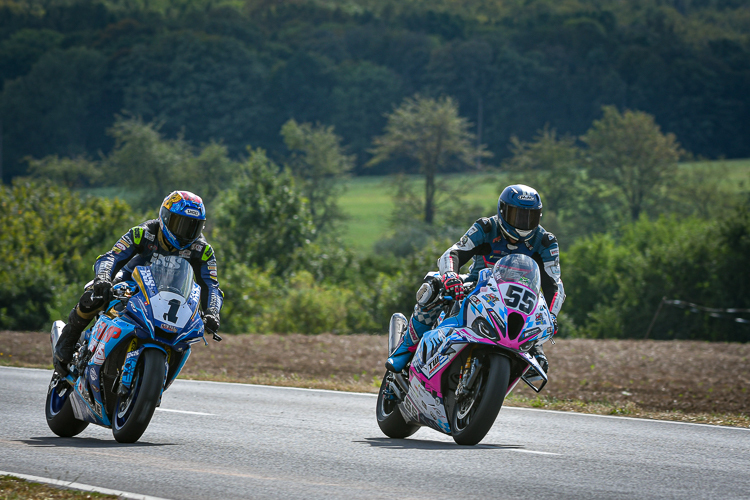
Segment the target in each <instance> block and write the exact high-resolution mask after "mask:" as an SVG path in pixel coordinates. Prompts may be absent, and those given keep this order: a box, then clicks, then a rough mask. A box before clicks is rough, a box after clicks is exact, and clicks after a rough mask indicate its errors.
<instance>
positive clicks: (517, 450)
mask: <svg viewBox="0 0 750 500" xmlns="http://www.w3.org/2000/svg"><path fill="white" fill-rule="evenodd" d="M508 451H516V452H518V453H533V454H535V455H554V456H556V457H559V456H560V453H551V452H549V451H534V450H522V449H520V448H509V449H508Z"/></svg>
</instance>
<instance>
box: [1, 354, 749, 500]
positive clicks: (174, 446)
mask: <svg viewBox="0 0 750 500" xmlns="http://www.w3.org/2000/svg"><path fill="white" fill-rule="evenodd" d="M50 376H51V372H50V371H48V370H33V369H23V368H4V367H0V470H2V471H8V472H14V473H20V474H31V475H35V476H42V477H48V478H53V479H62V480H66V481H75V482H77V483H83V484H88V485H94V486H99V487H106V488H110V489H115V490H118V491H126V492H132V493H138V494H144V495H152V496H156V497H162V498H169V499H217V500H218V499H232V498H257V499H277V498H304V499H317V498H320V499H326V500H328V499H332V498H341V499H352V498H363V499H373V498H383V499H388V500H393V499H396V498H398V499H401V498H420V499H429V500H436V499H440V498H448V499H460V498H519V499H520V498H524V499H528V498H531V499H547V498H549V499H555V500H560V499H568V498H570V499H583V498H596V499H602V498H717V499H718V498H721V499H722V500H726V499H731V498H745V499H747V498H750V429H738V428H729V427H718V426H708V425H692V424H681V423H674V422H660V421H653V420H640V419H629V418H620V417H599V416H593V415H581V414H575V413H563V412H551V411H542V410H530V409H521V408H509V407H506V408H503V409H502V410H501V411H500V415H499V416H498V419H497V421H496V422H495V425H494V427H493V428H492V430H491V431H490V433H489V434H488V435H487V437H485V439H484V440H483V441H482V443H481V444H480V445H478V446H476V447H461V446H457V445H455V444H454V443H453V441H452V439H451V438H450V437H449V436H444V435H442V434H439V433H437V432H435V431H433V430H431V429H426V428H425V429H421V430H420V431H419V432H417V433H416V434H415V435H414V436H412V437H411V438H409V439H405V440H398V439H389V438H386V437H385V436H384V435H383V434H382V433H381V432H380V429H379V428H378V426H377V423H376V421H375V397H374V395H368V394H351V393H336V392H331V391H319V390H306V389H290V388H281V387H266V386H253V385H243V384H225V383H215V382H199V381H186V380H178V381H176V382H175V383H174V385H173V386H172V387H171V388H170V389H169V390H168V391H167V392H166V393H165V395H164V398H163V401H162V406H161V408H159V409H157V411H156V413H155V414H154V418H153V420H152V421H151V425H150V426H149V428H148V429H147V430H146V433H145V434H144V435H143V437H142V438H141V440H140V441H139V442H138V443H136V444H134V445H123V444H119V443H117V442H116V441H115V440H114V438H113V437H112V433H111V431H110V430H109V429H104V428H101V427H96V426H93V425H90V426H89V427H88V428H87V429H86V430H85V431H84V432H83V433H82V434H80V435H79V436H78V437H75V438H59V437H56V436H55V435H54V434H53V433H52V432H51V431H50V430H49V428H48V427H47V424H46V422H45V418H44V402H45V396H46V388H47V384H48V382H49V378H50Z"/></svg>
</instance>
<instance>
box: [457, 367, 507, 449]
mask: <svg viewBox="0 0 750 500" xmlns="http://www.w3.org/2000/svg"><path fill="white" fill-rule="evenodd" d="M483 365H484V366H483V367H482V368H481V371H480V372H479V375H478V376H477V379H476V381H475V382H474V387H473V388H472V390H471V392H470V393H469V394H467V395H466V396H464V397H463V398H462V399H461V400H459V401H456V406H455V408H454V409H453V415H452V418H451V427H452V429H453V433H452V435H453V440H454V441H455V442H456V443H457V444H463V445H469V446H473V445H475V444H477V443H478V442H479V441H481V440H482V439H484V436H486V435H487V433H488V432H489V431H490V429H491V428H492V424H494V423H495V419H496V418H497V414H498V413H499V412H500V408H502V406H503V401H504V400H505V393H506V392H507V391H508V382H509V380H510V360H509V359H508V358H506V357H505V356H503V355H501V354H497V353H487V354H486V355H485V356H484V360H483Z"/></svg>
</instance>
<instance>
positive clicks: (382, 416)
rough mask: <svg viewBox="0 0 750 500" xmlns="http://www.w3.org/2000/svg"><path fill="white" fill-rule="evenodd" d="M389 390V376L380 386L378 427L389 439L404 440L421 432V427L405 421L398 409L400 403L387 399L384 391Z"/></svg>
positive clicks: (377, 414)
mask: <svg viewBox="0 0 750 500" xmlns="http://www.w3.org/2000/svg"><path fill="white" fill-rule="evenodd" d="M387 388H388V374H387V373H386V374H385V376H383V382H382V383H381V384H380V391H378V400H377V407H376V409H375V415H376V416H377V419H378V426H379V427H380V430H381V431H383V434H385V435H386V436H388V437H389V438H394V439H403V438H407V437H409V436H411V435H412V434H414V433H415V432H417V431H418V430H419V427H420V426H419V425H417V424H410V423H407V422H406V420H404V416H403V415H401V410H399V409H398V403H396V402H395V401H390V400H388V399H386V398H385V397H384V395H383V391H385V390H386V389H387Z"/></svg>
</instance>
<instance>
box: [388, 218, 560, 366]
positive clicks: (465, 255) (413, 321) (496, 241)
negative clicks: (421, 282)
mask: <svg viewBox="0 0 750 500" xmlns="http://www.w3.org/2000/svg"><path fill="white" fill-rule="evenodd" d="M516 253H521V254H524V255H528V256H530V257H531V258H532V259H534V261H535V262H536V263H537V265H538V266H539V269H540V271H541V272H540V274H541V277H542V292H543V293H544V298H545V300H546V301H547V304H548V307H549V310H550V312H551V313H552V314H553V315H554V316H557V314H558V313H559V312H560V308H561V307H562V304H563V301H564V300H565V290H564V288H563V283H562V280H561V279H560V248H559V246H558V244H557V238H555V235H554V234H552V233H548V232H547V231H546V230H545V229H544V228H543V227H542V226H537V228H536V229H534V231H533V232H532V234H531V235H529V237H528V238H527V239H526V240H525V241H519V242H517V243H515V244H512V243H511V242H510V241H508V239H507V238H506V237H505V236H504V234H503V233H502V231H501V230H500V221H499V220H498V216H497V215H494V216H492V217H483V218H481V219H479V220H477V221H476V222H475V223H474V224H473V225H472V226H471V227H470V228H469V230H468V231H466V234H464V235H463V236H462V237H461V239H460V240H459V241H458V242H456V243H455V244H454V245H453V246H451V247H450V248H449V249H448V250H446V251H445V253H443V255H442V256H441V257H440V259H438V269H439V271H440V274H441V276H445V273H458V271H459V269H461V267H462V266H463V265H464V264H466V263H467V262H469V260H470V259H472V258H473V259H474V262H473V263H472V265H471V268H470V270H469V275H468V277H467V278H466V279H465V281H468V282H471V281H477V279H478V276H479V271H480V270H481V269H484V268H486V267H490V268H491V267H492V266H494V265H495V263H496V262H497V261H498V260H500V259H501V258H503V257H505V256H506V255H510V254H516ZM434 279H435V278H433V277H430V276H428V277H426V278H425V282H427V281H431V280H434ZM435 295H436V294H435ZM435 298H436V297H433V298H432V299H430V300H428V301H426V303H424V302H425V301H422V302H423V303H424V305H422V304H420V303H419V302H418V303H417V304H416V305H415V306H414V313H413V314H412V315H411V318H410V319H409V323H408V328H407V331H406V332H405V333H404V336H403V340H402V342H401V344H400V345H399V346H398V348H397V349H396V350H394V352H393V354H392V356H391V357H390V358H389V360H388V362H387V363H386V367H388V369H389V370H393V371H401V369H403V366H405V364H406V362H407V361H408V359H407V360H406V361H404V357H402V358H401V359H397V358H398V356H401V355H406V357H409V358H410V356H409V355H408V354H406V352H405V351H408V352H409V353H413V352H414V350H416V348H417V345H418V344H419V340H420V339H421V338H422V335H424V333H425V332H427V331H428V330H430V329H432V328H434V326H435V323H436V322H437V320H438V319H439V317H440V313H441V312H442V308H441V307H438V304H437V302H436V301H435V300H434V299H435ZM540 352H541V351H540ZM541 354H542V355H543V353H541Z"/></svg>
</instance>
